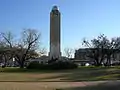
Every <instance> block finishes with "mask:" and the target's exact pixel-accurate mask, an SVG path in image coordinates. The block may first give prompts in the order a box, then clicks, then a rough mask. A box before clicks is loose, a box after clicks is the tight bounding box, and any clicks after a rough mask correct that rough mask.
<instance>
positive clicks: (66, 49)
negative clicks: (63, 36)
mask: <svg viewBox="0 0 120 90" xmlns="http://www.w3.org/2000/svg"><path fill="white" fill-rule="evenodd" d="M64 53H65V55H66V56H67V57H68V58H71V57H72V54H73V49H71V48H65V49H64Z"/></svg>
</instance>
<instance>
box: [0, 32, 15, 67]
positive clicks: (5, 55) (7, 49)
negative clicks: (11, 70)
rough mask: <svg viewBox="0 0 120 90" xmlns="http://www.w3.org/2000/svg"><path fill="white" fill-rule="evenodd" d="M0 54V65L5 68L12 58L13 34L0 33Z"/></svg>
mask: <svg viewBox="0 0 120 90" xmlns="http://www.w3.org/2000/svg"><path fill="white" fill-rule="evenodd" d="M0 37H1V40H0V54H1V60H2V63H4V66H6V64H7V62H8V61H9V60H11V59H12V58H13V54H12V52H11V49H12V46H13V41H14V40H13V34H12V33H11V32H6V33H1V34H0Z"/></svg>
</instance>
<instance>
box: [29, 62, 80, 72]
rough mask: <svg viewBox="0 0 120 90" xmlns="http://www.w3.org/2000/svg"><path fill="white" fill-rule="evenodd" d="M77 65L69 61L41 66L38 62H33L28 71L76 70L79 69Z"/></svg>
mask: <svg viewBox="0 0 120 90" xmlns="http://www.w3.org/2000/svg"><path fill="white" fill-rule="evenodd" d="M77 67H78V66H77V64H74V63H72V62H69V61H56V62H53V63H50V64H39V63H38V62H31V63H30V64H29V65H28V66H27V68H28V69H44V70H62V69H74V68H77Z"/></svg>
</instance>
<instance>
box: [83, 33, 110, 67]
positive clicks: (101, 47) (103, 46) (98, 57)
mask: <svg viewBox="0 0 120 90" xmlns="http://www.w3.org/2000/svg"><path fill="white" fill-rule="evenodd" d="M83 45H85V46H87V47H88V48H89V50H88V51H87V53H88V57H90V58H92V60H94V64H95V65H97V66H100V65H101V64H102V62H103V60H104V59H105V56H106V50H108V49H109V48H107V47H108V46H109V40H108V39H107V37H106V36H105V35H104V34H101V35H100V36H98V37H97V38H94V39H93V40H91V42H89V41H87V40H85V39H84V40H83Z"/></svg>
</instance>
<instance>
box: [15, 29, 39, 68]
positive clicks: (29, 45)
mask: <svg viewBox="0 0 120 90" xmlns="http://www.w3.org/2000/svg"><path fill="white" fill-rule="evenodd" d="M39 39H40V33H38V32H37V31H36V30H34V29H26V30H24V31H23V32H22V37H21V42H19V43H18V44H17V45H16V46H15V48H14V54H15V58H16V61H17V62H18V64H19V65H20V68H24V64H25V61H27V60H28V59H29V58H28V57H27V56H28V54H29V56H31V54H30V52H31V51H35V50H37V49H38V48H39V42H40V40H39ZM32 55H33V54H32Z"/></svg>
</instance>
